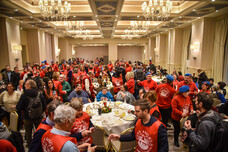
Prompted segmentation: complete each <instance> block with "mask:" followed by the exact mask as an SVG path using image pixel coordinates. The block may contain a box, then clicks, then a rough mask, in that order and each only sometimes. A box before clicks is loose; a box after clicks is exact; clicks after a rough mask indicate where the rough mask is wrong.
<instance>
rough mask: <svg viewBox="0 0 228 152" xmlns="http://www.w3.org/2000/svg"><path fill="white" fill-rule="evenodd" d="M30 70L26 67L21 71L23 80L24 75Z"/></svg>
mask: <svg viewBox="0 0 228 152" xmlns="http://www.w3.org/2000/svg"><path fill="white" fill-rule="evenodd" d="M27 72H28V68H27V67H24V71H23V72H22V73H21V76H20V77H21V80H22V79H23V78H24V75H25V74H26V73H27Z"/></svg>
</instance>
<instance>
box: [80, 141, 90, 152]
mask: <svg viewBox="0 0 228 152" xmlns="http://www.w3.org/2000/svg"><path fill="white" fill-rule="evenodd" d="M89 146H91V144H89V143H84V144H81V145H79V146H78V149H79V150H80V151H85V150H86V149H87V147H88V148H89Z"/></svg>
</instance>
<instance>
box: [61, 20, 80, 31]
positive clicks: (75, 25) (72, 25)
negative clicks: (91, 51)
mask: <svg viewBox="0 0 228 152" xmlns="http://www.w3.org/2000/svg"><path fill="white" fill-rule="evenodd" d="M64 25H65V27H66V30H69V31H76V30H77V29H78V30H83V29H84V28H85V27H84V21H77V22H75V21H65V22H64Z"/></svg>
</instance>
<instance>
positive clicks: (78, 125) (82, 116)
mask: <svg viewBox="0 0 228 152" xmlns="http://www.w3.org/2000/svg"><path fill="white" fill-rule="evenodd" d="M70 106H71V107H72V108H74V109H75V110H76V119H75V122H74V124H73V127H72V129H71V133H72V134H76V133H80V132H83V131H86V130H89V131H90V133H93V132H94V131H95V128H94V126H93V123H92V122H91V120H90V116H89V115H88V114H87V113H86V112H84V111H83V102H82V101H81V100H80V99H78V98H73V99H72V100H71V101H70ZM92 142H93V138H92V136H90V135H89V136H86V137H84V138H82V139H81V140H80V141H77V145H81V144H83V143H90V144H92Z"/></svg>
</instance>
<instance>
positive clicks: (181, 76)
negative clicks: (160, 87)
mask: <svg viewBox="0 0 228 152" xmlns="http://www.w3.org/2000/svg"><path fill="white" fill-rule="evenodd" d="M183 80H184V77H183V75H182V72H181V71H179V72H178V81H179V82H181V81H183Z"/></svg>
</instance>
